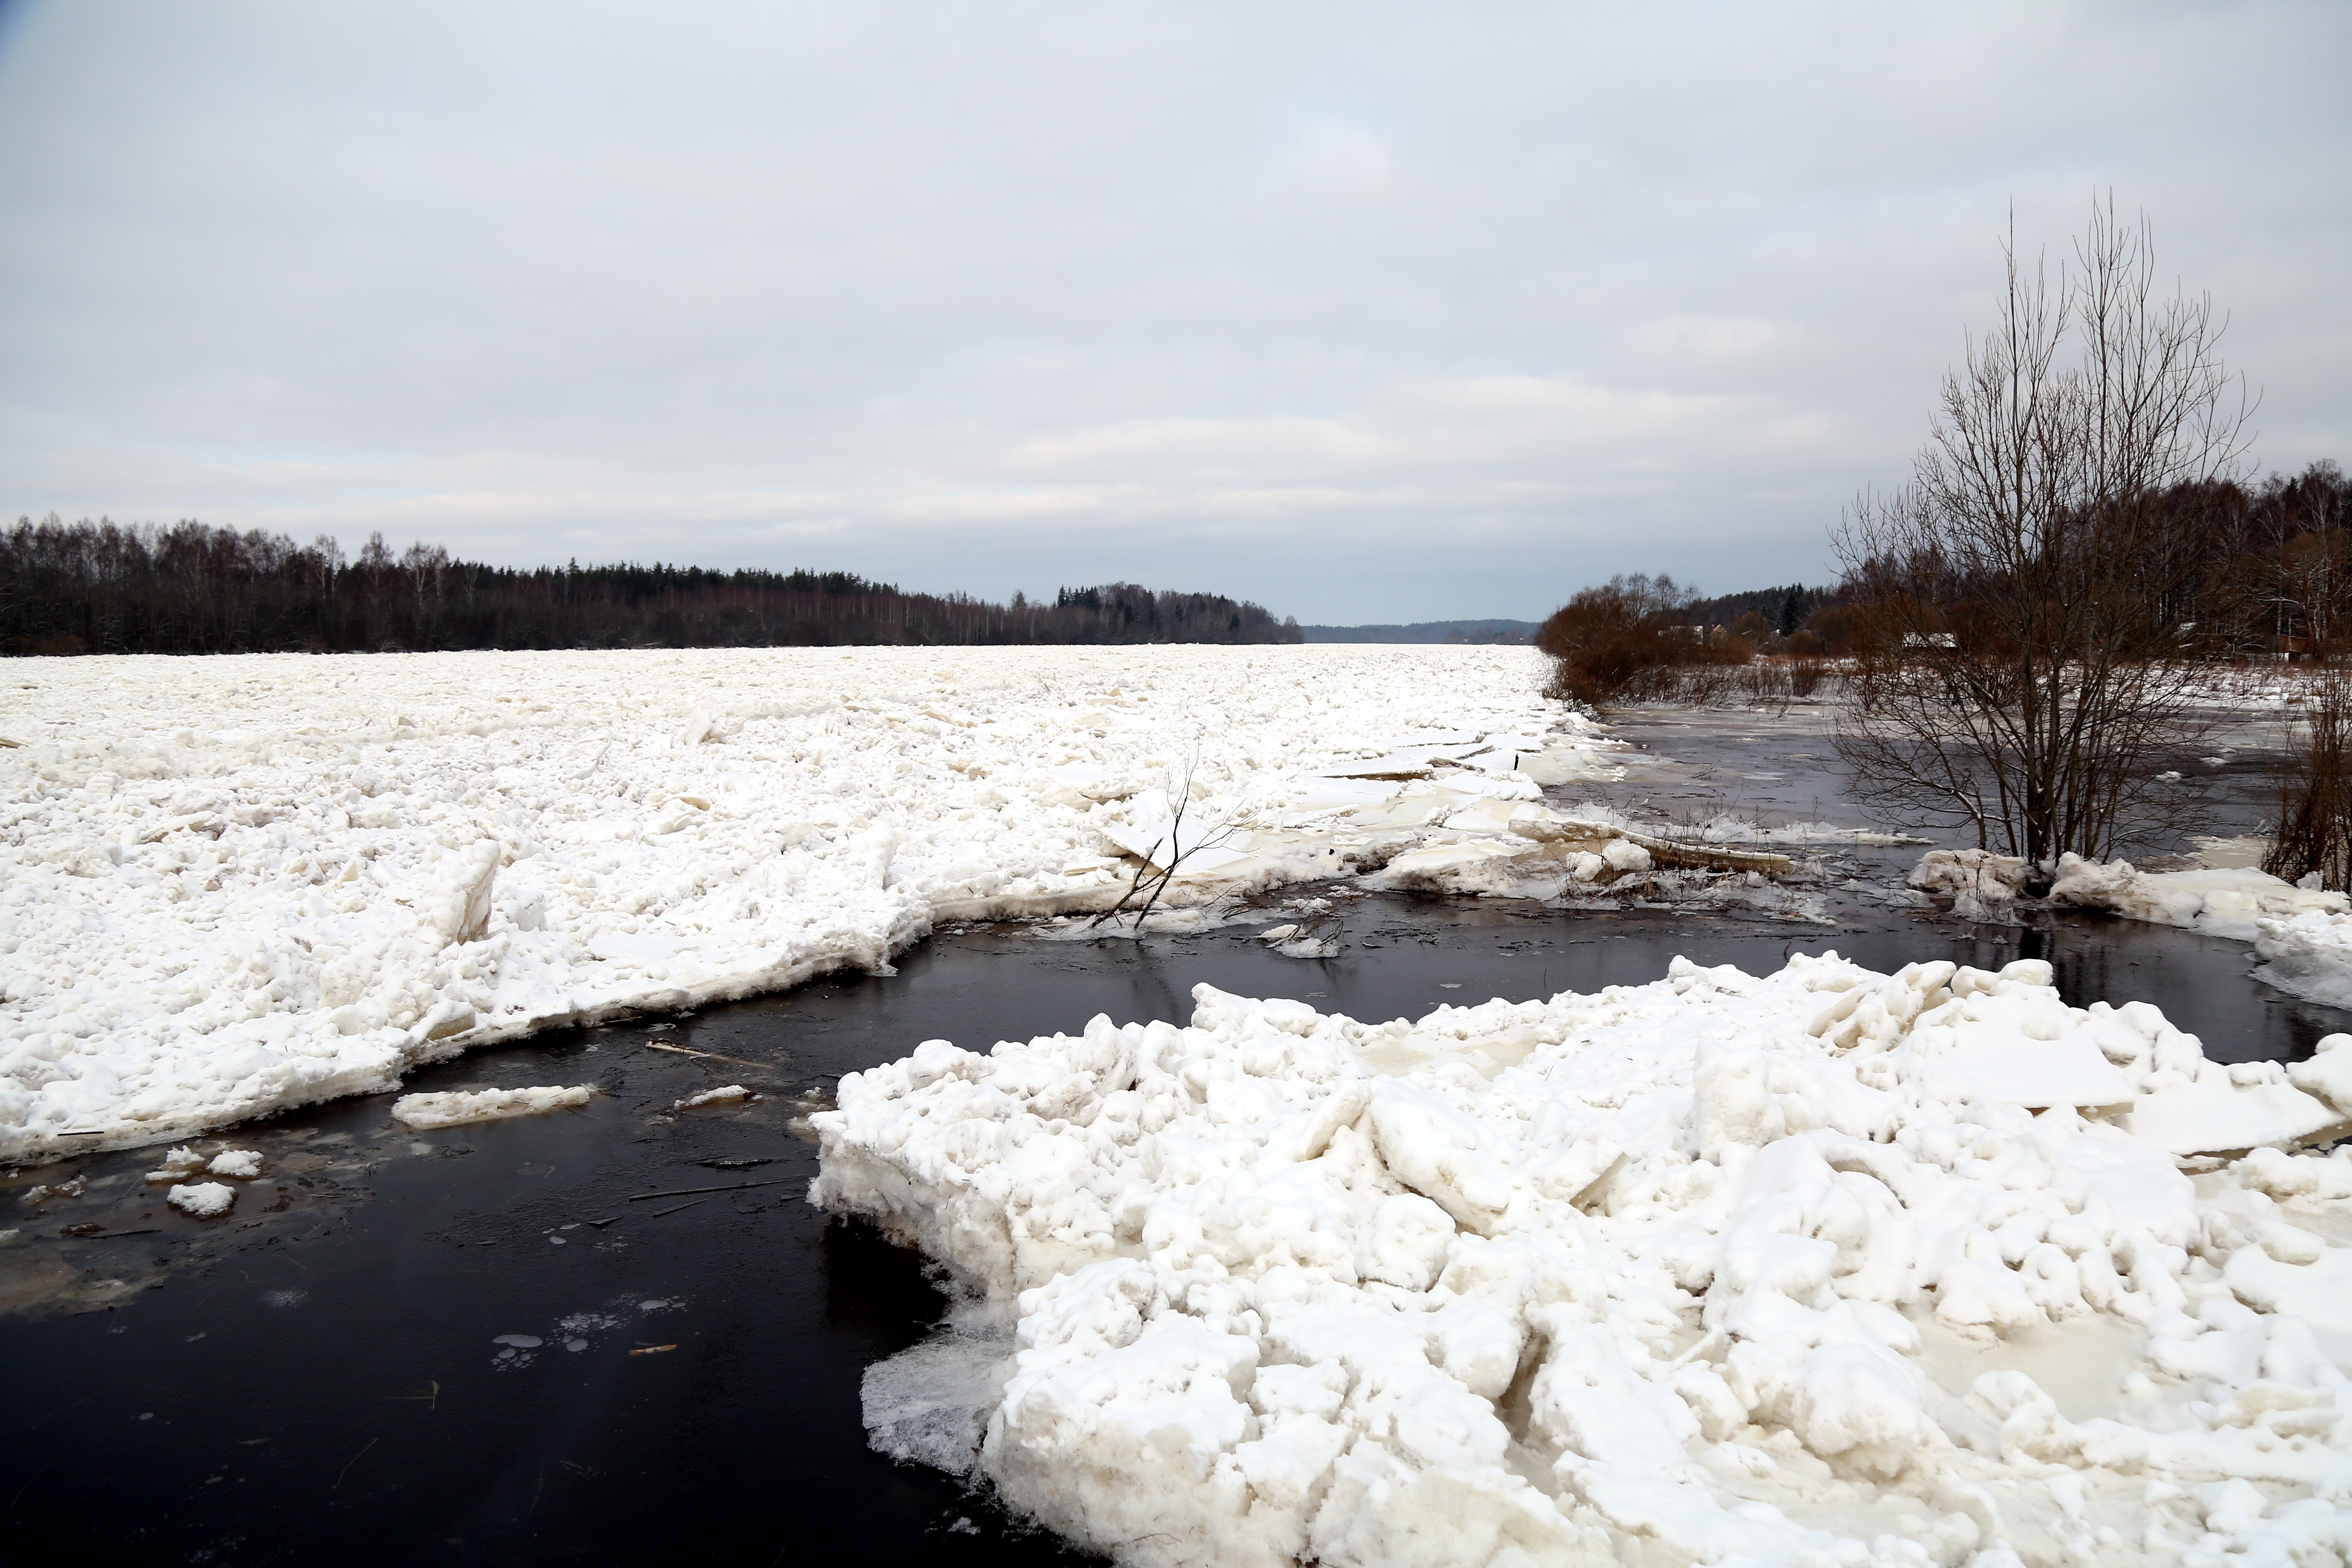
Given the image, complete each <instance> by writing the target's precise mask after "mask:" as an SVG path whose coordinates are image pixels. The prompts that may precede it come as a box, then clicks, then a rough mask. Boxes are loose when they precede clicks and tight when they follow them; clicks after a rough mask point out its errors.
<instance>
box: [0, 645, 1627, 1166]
mask: <svg viewBox="0 0 2352 1568" xmlns="http://www.w3.org/2000/svg"><path fill="white" fill-rule="evenodd" d="M1541 666H1542V660H1541V657H1540V656H1539V655H1538V654H1537V653H1535V652H1534V651H1532V650H1530V649H1526V648H1434V647H1432V648H1418V647H1416V648H1380V647H1278V648H1221V647H1131V648H955V649H946V648H858V649H853V650H845V649H833V648H821V649H719V650H698V651H677V652H667V651H666V652H633V653H460V654H425V655H379V656H355V657H337V658H311V657H304V656H299V655H266V656H251V657H235V658H77V659H39V660H34V659H22V660H14V661H11V663H10V665H9V676H10V679H11V680H12V681H13V682H14V685H15V689H14V690H13V691H11V693H10V700H9V702H8V704H7V707H6V710H5V720H0V726H5V739H7V740H10V741H13V742H19V744H17V745H15V746H11V747H7V748H0V801H5V805H0V1159H23V1158H26V1157H35V1158H37V1157H41V1156H45V1155H51V1154H56V1153H60V1152H68V1151H72V1152H87V1151H91V1150H96V1149H104V1148H110V1147H123V1146H130V1145H135V1144H141V1143H150V1142H162V1141H163V1140H165V1139H168V1138H173V1137H179V1138H184V1137H187V1136H189V1135H190V1134H192V1133H194V1132H197V1131H202V1130H204V1129H206V1128H211V1127H218V1126H224V1125H226V1124H228V1123H231V1122H234V1121H238V1120H240V1119H243V1118H246V1117H250V1116H254V1115H257V1114H261V1113H263V1112H267V1111H270V1110H278V1109H280V1108H283V1107H285V1106H289V1105H295V1104H300V1103H304V1102H307V1101H310V1100H324V1099H330V1098H332V1097H335V1096H338V1095H344V1094H352V1093H362V1092H377V1091H381V1090H383V1089H390V1088H393V1087H395V1086H396V1085H397V1083H398V1081H399V1079H400V1078H401V1075H402V1074H403V1073H404V1072H405V1071H406V1070H407V1069H408V1068H411V1067H413V1066H415V1064H417V1063H419V1062H423V1061H427V1060H432V1059H435V1058H439V1057H441V1056H445V1055H446V1054H449V1053H451V1052H454V1051H457V1050H461V1049H465V1048H467V1047H472V1046H477V1045H480V1044H484V1043H488V1042H490V1041H494V1040H499V1039H506V1038H511V1037H516V1036H519V1035H522V1034H525V1033H528V1032H530V1031H532V1030H535V1029H538V1028H541V1027H546V1026H552V1025H557V1024H564V1023H574V1022H581V1021H586V1020H593V1019H596V1018H602V1017H610V1016H616V1015H622V1014H625V1013H628V1012H631V1011H642V1010H647V1009H667V1008H677V1007H685V1006H689V1005H696V1004H699V1003H703V1002H707V1001H712V1000H722V999H727V998H731V997H737V996H742V995H747V994H754V993H758V992H762V991H770V990H774V989H778V988H781V987H783V986H787V985H791V984H797V983H798V982H800V981H802V980H804V979H807V978H809V977H810V976H812V975H814V974H816V973H822V972H824V971H826V970H829V969H834V968H838V967H844V966H848V967H864V968H867V969H877V970H878V969H883V968H885V967H887V963H888V962H889V959H890V957H891V956H892V955H893V954H894V953H896V952H898V951H900V950H901V949H903V948H905V947H906V946H907V945H908V943H910V942H914V941H916V940H918V939H919V938H920V937H921V936H922V935H923V934H925V932H927V931H929V928H930V926H931V924H932V923H933V922H934V921H942V920H950V919H964V918H980V917H995V916H1005V915H1016V914H1034V913H1042V912H1051V911H1059V910H1085V909H1097V908H1101V907H1104V906H1106V905H1107V904H1108V903H1109V902H1111V901H1112V900H1115V899H1116V898H1117V896H1118V891H1119V890H1120V889H1121V887H1122V886H1123V885H1124V882H1125V880H1126V878H1127V876H1128V868H1129V864H1130V863H1129V862H1128V861H1126V860H1125V859H1123V858H1122V857H1123V854H1124V851H1123V849H1122V844H1123V843H1125V842H1129V841H1131V840H1132V839H1133V837H1135V836H1136V835H1137V834H1142V835H1145V836H1147V837H1148V836H1149V835H1150V832H1151V830H1152V828H1153V827H1154V826H1155V823H1156V822H1157V821H1158V820H1159V819H1160V818H1159V817H1155V816H1154V813H1155V812H1156V813H1159V814H1160V816H1167V815H1169V814H1171V806H1170V805H1169V802H1168V797H1167V795H1166V793H1165V792H1167V791H1168V790H1170V789H1171V788H1180V789H1181V788H1182V787H1183V786H1184V781H1185V780H1186V779H1187V778H1188V777H1189V779H1190V782H1191V786H1192V794H1191V796H1190V805H1188V807H1187V811H1186V820H1187V822H1188V823H1197V824H1199V825H1200V826H1202V827H1203V828H1215V829H1217V830H1219V831H1221V832H1225V833H1227V835H1228V837H1229V840H1230V841H1229V842H1227V843H1225V844H1223V845H1221V846H1220V849H1221V851H1227V850H1229V851H1231V852H1232V858H1229V859H1224V860H1223V863H1222V864H1219V865H1216V866H1213V867H1212V866H1209V865H1206V864H1205V863H1204V864H1202V865H1200V866H1190V867H1187V868H1185V870H1186V873H1187V876H1186V877H1184V878H1180V879H1179V880H1180V883H1185V884H1187V885H1184V886H1180V887H1178V888H1177V889H1173V890H1172V891H1171V898H1170V900H1167V901H1168V902H1171V903H1181V902H1184V901H1186V900H1188V899H1190V900H1198V899H1200V898H1202V897H1205V896H1209V894H1210V893H1211V892H1213V890H1215V889H1216V888H1217V887H1224V888H1232V887H1234V886H1251V885H1255V886H1265V885H1270V884H1272V883H1275V882H1279V881H1283V880H1287V879H1304V878H1311V877H1326V876H1333V875H1346V874H1350V873H1354V872H1365V873H1370V872H1373V871H1376V870H1378V868H1381V866H1384V865H1386V864H1388V863H1389V862H1390V861H1391V860H1392V859H1393V858H1396V857H1397V856H1399V855H1401V854H1404V853H1407V852H1409V851H1411V850H1412V849H1414V848H1417V847H1423V846H1424V845H1426V844H1428V843H1431V842H1444V843H1449V844H1458V843H1461V842H1465V841H1468V840H1473V839H1482V840H1488V841H1495V842H1501V841H1504V840H1510V843H1509V844H1508V845H1507V846H1506V847H1507V848H1509V849H1510V850H1511V854H1509V855H1506V856H1499V857H1492V858H1496V859H1499V860H1513V859H1515V858H1516V859H1517V861H1519V862H1521V863H1520V864H1518V865H1517V866H1516V867H1509V866H1490V867H1486V868H1471V870H1470V871H1469V872H1465V874H1463V875H1461V876H1459V877H1456V878H1454V882H1455V883H1458V884H1459V885H1460V886H1461V887H1462V888H1463V889H1464V890H1478V889H1500V888H1504V887H1509V888H1512V889H1534V890H1538V891H1539V890H1541V889H1543V888H1545V887H1547V886H1549V887H1552V888H1555V889H1557V888H1559V887H1561V886H1564V885H1565V882H1566V877H1565V873H1564V872H1563V870H1562V868H1561V866H1560V865H1558V864H1549V863H1547V862H1546V860H1545V856H1546V855H1547V854H1550V853H1551V852H1550V851H1549V850H1540V847H1538V846H1535V845H1533V844H1532V843H1531V842H1529V841H1527V840H1523V839H1518V838H1516V837H1514V836H1513V835H1512V834H1511V833H1510V831H1509V828H1508V817H1507V816H1506V817H1505V819H1504V820H1503V822H1502V823H1501V824H1488V825H1482V822H1480V821H1472V820H1471V819H1470V818H1471V816H1472V815H1473V814H1474V812H1475V809H1476V808H1479V807H1482V806H1490V805H1503V806H1516V805H1523V804H1524V805H1532V803H1533V801H1534V798H1535V796H1536V795H1538V780H1552V781H1558V780H1564V779H1569V778H1573V777H1577V776H1590V777H1605V776H1608V775H1609V774H1610V773H1611V772H1612V764H1611V763H1609V762H1608V761H1607V753H1608V752H1611V751H1613V750H1614V749H1616V748H1615V747H1614V745H1613V743H1612V742H1604V741H1602V740H1601V739H1600V738H1599V737H1598V735H1597V732H1596V731H1595V730H1594V728H1593V727H1592V726H1591V725H1590V724H1589V723H1587V722H1586V721H1583V720H1581V719H1579V718H1577V717H1575V716H1573V715H1570V714H1568V713H1566V712H1565V711H1564V710H1562V709H1561V708H1560V707H1559V705H1558V704H1556V703H1549V702H1546V701H1544V700H1541V699H1540V698H1539V697H1538V695H1537V689H1538V685H1539V681H1540V677H1541V673H1542V668H1541ZM1368 768H1369V771H1370V774H1372V775H1373V776H1360V775H1364V774H1366V773H1367V771H1368ZM1154 792H1159V793H1157V794H1155V793H1154ZM1457 819H1458V820H1457ZM1146 847H1149V846H1148V844H1147V846H1146ZM1559 858H1560V857H1559V855H1556V854H1554V855H1552V859H1553V860H1558V859H1559ZM1203 879H1205V881H1204V880H1203ZM1434 880H1435V881H1436V882H1437V883H1439V884H1440V885H1451V884H1448V883H1447V879H1446V878H1445V877H1444V875H1443V874H1435V875H1434ZM67 1134H78V1136H70V1137H68V1136H66V1135H67ZM89 1134H97V1135H96V1136H89Z"/></svg>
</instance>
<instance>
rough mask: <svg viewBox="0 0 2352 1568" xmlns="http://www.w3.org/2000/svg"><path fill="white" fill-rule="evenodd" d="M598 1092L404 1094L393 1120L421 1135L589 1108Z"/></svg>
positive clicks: (578, 1088) (585, 1087)
mask: <svg viewBox="0 0 2352 1568" xmlns="http://www.w3.org/2000/svg"><path fill="white" fill-rule="evenodd" d="M595 1092H596V1086H595V1085H594V1084H589V1083H583V1084H574V1085H572V1087H571V1088H569V1089H451V1090H449V1091H447V1092H446V1093H443V1094H404V1095H402V1096H401V1097H400V1098H399V1099H398V1100H394V1101H393V1102H392V1119H393V1120H394V1121H401V1122H405V1123H406V1124H408V1125H409V1126H411V1127H414V1128H415V1129H417V1130H418V1131H423V1130H425V1129H426V1128H428V1127H456V1126H457V1125H458V1124H460V1123H461V1122H467V1121H498V1120H499V1119H500V1118H502V1117H508V1116H536V1115H538V1114H539V1113H540V1112H541V1111H544V1110H564V1109H567V1108H569V1107H572V1106H579V1105H585V1104H587V1103H588V1101H589V1100H590V1099H591V1098H593V1096H594V1094H595Z"/></svg>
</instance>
